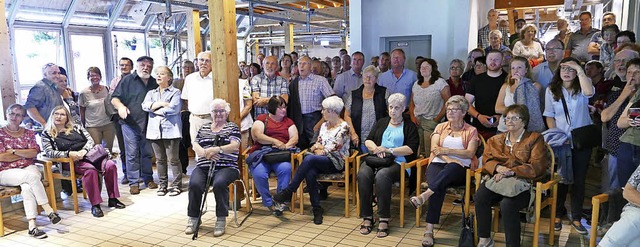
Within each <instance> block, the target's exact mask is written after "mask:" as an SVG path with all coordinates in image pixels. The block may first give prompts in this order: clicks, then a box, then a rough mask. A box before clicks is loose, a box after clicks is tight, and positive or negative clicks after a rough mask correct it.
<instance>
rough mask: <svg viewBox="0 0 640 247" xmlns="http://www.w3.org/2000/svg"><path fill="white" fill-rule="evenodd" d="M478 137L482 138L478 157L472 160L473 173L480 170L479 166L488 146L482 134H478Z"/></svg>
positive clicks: (477, 150) (477, 151)
mask: <svg viewBox="0 0 640 247" xmlns="http://www.w3.org/2000/svg"><path fill="white" fill-rule="evenodd" d="M478 137H479V138H480V142H479V143H478V148H477V149H476V155H475V156H474V157H473V158H472V159H471V165H470V166H469V168H470V169H471V171H475V170H477V169H478V166H479V164H480V157H482V153H484V148H485V147H486V146H487V142H486V141H485V140H484V137H482V135H480V134H478Z"/></svg>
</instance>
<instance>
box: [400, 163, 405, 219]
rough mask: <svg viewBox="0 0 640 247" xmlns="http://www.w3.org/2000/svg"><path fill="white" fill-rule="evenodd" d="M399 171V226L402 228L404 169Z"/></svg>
mask: <svg viewBox="0 0 640 247" xmlns="http://www.w3.org/2000/svg"><path fill="white" fill-rule="evenodd" d="M402 168H404V167H402ZM400 171H401V172H400V227H402V228H404V187H405V185H406V184H405V176H404V173H403V172H404V169H401V170H400Z"/></svg>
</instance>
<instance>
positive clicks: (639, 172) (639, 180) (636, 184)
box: [628, 166, 640, 207]
mask: <svg viewBox="0 0 640 247" xmlns="http://www.w3.org/2000/svg"><path fill="white" fill-rule="evenodd" d="M628 183H629V184H630V185H631V186H633V188H635V189H636V190H637V191H640V166H638V168H636V170H635V171H634V172H633V174H631V177H630V178H629V181H628ZM629 205H632V206H634V207H640V205H635V204H633V203H629Z"/></svg>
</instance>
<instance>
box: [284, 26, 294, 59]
mask: <svg viewBox="0 0 640 247" xmlns="http://www.w3.org/2000/svg"><path fill="white" fill-rule="evenodd" d="M292 51H293V23H287V25H286V26H285V27H284V53H291V52H292Z"/></svg>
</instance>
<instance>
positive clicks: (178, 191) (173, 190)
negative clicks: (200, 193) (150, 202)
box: [168, 187, 182, 196]
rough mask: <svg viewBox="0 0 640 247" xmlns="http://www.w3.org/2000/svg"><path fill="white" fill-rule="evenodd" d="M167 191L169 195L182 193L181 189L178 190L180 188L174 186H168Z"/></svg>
mask: <svg viewBox="0 0 640 247" xmlns="http://www.w3.org/2000/svg"><path fill="white" fill-rule="evenodd" d="M168 192H169V193H168V194H169V196H177V195H180V193H182V191H180V189H178V188H175V187H174V188H169V191H168Z"/></svg>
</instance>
